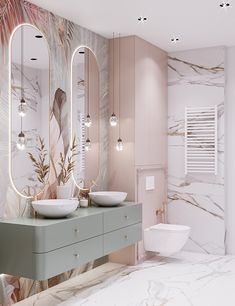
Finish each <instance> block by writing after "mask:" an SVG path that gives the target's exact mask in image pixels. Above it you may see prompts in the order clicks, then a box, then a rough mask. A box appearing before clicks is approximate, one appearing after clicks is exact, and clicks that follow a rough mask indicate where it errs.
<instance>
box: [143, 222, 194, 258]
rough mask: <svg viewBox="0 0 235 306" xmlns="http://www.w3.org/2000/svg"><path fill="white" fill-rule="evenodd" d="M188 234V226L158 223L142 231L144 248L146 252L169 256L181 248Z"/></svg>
mask: <svg viewBox="0 0 235 306" xmlns="http://www.w3.org/2000/svg"><path fill="white" fill-rule="evenodd" d="M189 234H190V227H189V226H186V225H176V224H163V223H159V224H157V225H154V226H151V227H149V228H147V229H145V230H144V247H145V250H146V251H151V252H157V253H158V254H159V255H162V256H170V255H172V254H174V253H177V252H179V251H180V250H181V249H182V248H183V246H184V245H185V243H186V242H187V240H188V238H189Z"/></svg>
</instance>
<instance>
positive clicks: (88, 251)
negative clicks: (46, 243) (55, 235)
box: [32, 236, 103, 280]
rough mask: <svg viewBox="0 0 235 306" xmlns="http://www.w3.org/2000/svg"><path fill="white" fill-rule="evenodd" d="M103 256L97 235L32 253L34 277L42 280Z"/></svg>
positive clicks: (101, 239)
mask: <svg viewBox="0 0 235 306" xmlns="http://www.w3.org/2000/svg"><path fill="white" fill-rule="evenodd" d="M102 256H103V238H102V236H98V237H95V238H91V239H88V240H85V241H82V242H79V243H75V244H73V245H70V246H67V247H64V248H61V249H58V250H55V251H51V252H48V253H44V254H33V258H34V265H33V266H34V267H35V271H34V277H32V278H33V279H38V280H44V279H48V278H50V277H53V276H55V275H58V274H60V273H63V272H65V271H69V270H71V269H73V268H76V267H78V266H80V265H81V264H83V263H86V262H89V261H91V260H94V259H96V258H99V257H102Z"/></svg>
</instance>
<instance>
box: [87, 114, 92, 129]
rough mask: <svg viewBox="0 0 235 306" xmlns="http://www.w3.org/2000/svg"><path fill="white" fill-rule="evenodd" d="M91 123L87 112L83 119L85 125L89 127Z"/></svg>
mask: <svg viewBox="0 0 235 306" xmlns="http://www.w3.org/2000/svg"><path fill="white" fill-rule="evenodd" d="M91 125H92V120H91V116H90V115H89V114H88V115H87V116H86V119H85V126H86V127H88V128H89V127H90V126H91Z"/></svg>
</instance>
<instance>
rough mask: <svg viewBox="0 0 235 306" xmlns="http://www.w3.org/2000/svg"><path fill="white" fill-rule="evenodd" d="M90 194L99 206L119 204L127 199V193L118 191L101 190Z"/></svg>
mask: <svg viewBox="0 0 235 306" xmlns="http://www.w3.org/2000/svg"><path fill="white" fill-rule="evenodd" d="M89 196H90V198H91V200H92V201H93V202H94V203H95V204H97V205H99V206H117V205H119V204H121V203H122V202H123V201H124V200H125V199H126V197H127V193H126V192H116V191H99V192H90V193H89Z"/></svg>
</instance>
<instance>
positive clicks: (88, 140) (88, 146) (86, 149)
mask: <svg viewBox="0 0 235 306" xmlns="http://www.w3.org/2000/svg"><path fill="white" fill-rule="evenodd" d="M90 150H91V141H90V138H89V129H88V130H87V139H86V142H85V151H86V152H89V151H90Z"/></svg>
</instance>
